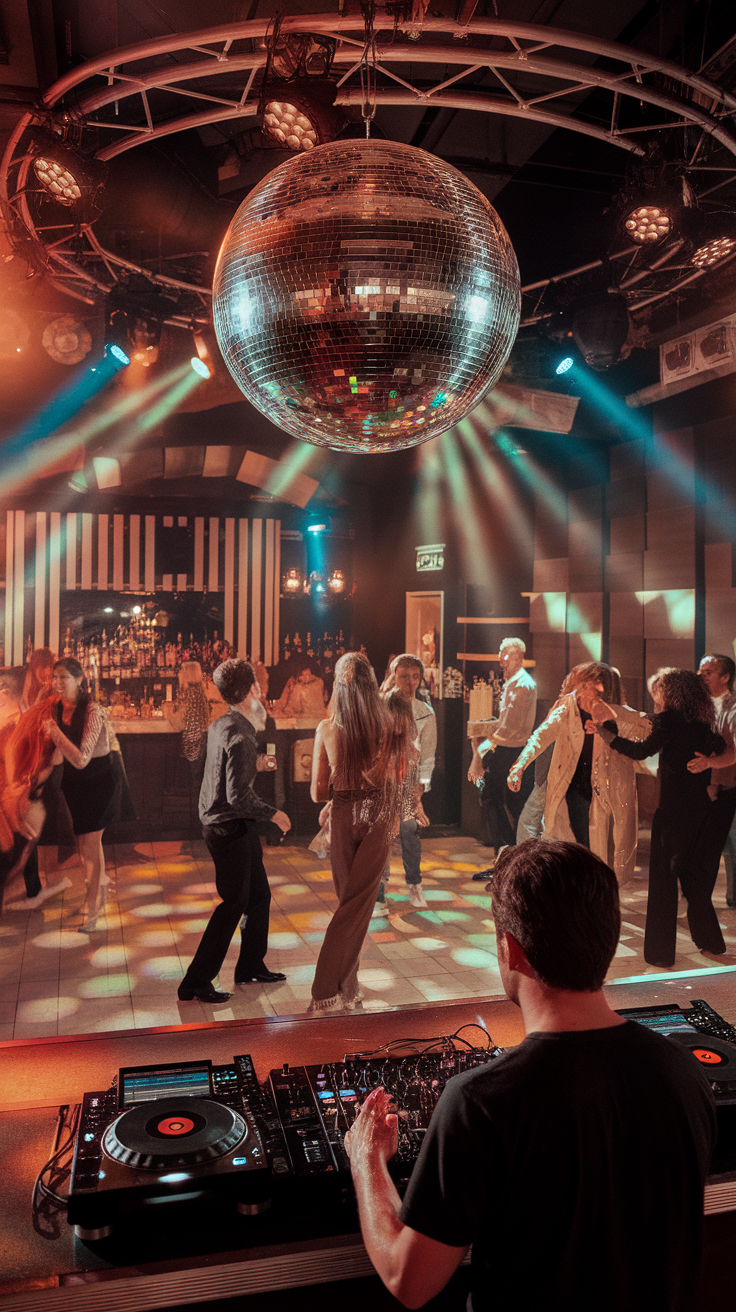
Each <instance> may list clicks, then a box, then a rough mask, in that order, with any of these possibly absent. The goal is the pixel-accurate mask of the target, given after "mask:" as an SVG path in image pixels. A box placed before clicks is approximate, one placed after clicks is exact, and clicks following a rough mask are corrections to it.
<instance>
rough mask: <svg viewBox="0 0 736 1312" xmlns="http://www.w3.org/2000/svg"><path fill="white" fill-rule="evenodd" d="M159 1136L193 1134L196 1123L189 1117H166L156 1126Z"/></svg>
mask: <svg viewBox="0 0 736 1312" xmlns="http://www.w3.org/2000/svg"><path fill="white" fill-rule="evenodd" d="M156 1129H157V1130H158V1132H159V1134H166V1135H177V1134H191V1132H192V1130H193V1129H194V1121H192V1120H190V1119H189V1117H188V1116H165V1117H164V1119H163V1120H162V1121H159V1123H158V1125H157V1126H156Z"/></svg>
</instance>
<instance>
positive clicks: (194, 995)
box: [178, 984, 230, 1002]
mask: <svg viewBox="0 0 736 1312" xmlns="http://www.w3.org/2000/svg"><path fill="white" fill-rule="evenodd" d="M178 996H179V1001H180V1002H194V1000H195V999H196V1001H197V1002H227V1000H228V998H229V997H230V994H229V993H220V992H218V990H217V989H215V988H213V987H212V985H211V984H207V985H205V986H204V987H203V988H201V989H186V988H180V989H179V991H178Z"/></svg>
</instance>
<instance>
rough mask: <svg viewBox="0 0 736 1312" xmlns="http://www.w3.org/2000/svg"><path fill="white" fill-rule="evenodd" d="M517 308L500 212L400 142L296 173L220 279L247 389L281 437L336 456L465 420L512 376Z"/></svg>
mask: <svg viewBox="0 0 736 1312" xmlns="http://www.w3.org/2000/svg"><path fill="white" fill-rule="evenodd" d="M519 312H520V289H519V270H518V266H517V262H516V256H515V254H514V251H513V247H512V246H511V242H510V241H509V238H508V234H507V233H506V230H505V228H504V227H503V224H502V223H501V221H500V219H499V217H498V215H497V214H496V212H495V210H494V209H493V207H492V206H491V205H490V204H489V203H488V201H486V199H485V198H484V197H483V196H482V195H481V193H480V192H479V191H478V190H477V189H476V188H475V187H474V186H473V185H472V183H470V182H469V181H468V180H467V179H466V178H465V177H463V175H462V174H461V173H459V172H458V171H457V170H456V169H453V168H451V167H450V166H449V165H447V164H445V163H444V162H443V161H442V160H439V159H437V158H435V156H433V155H428V154H426V153H425V152H424V151H420V150H416V149H415V148H413V147H411V146H405V145H402V144H401V143H399V142H390V141H370V140H369V141H342V142H333V143H332V144H331V145H327V146H321V147H319V148H318V149H317V150H315V151H312V152H311V153H310V154H309V155H298V156H294V158H293V159H290V160H288V161H287V162H286V163H284V164H282V165H281V166H280V167H279V168H278V169H275V170H274V171H273V173H270V174H269V175H268V176H267V177H266V178H264V180H263V181H262V182H261V183H260V184H259V186H258V187H256V188H255V189H254V191H253V192H252V193H251V194H250V196H248V198H247V199H246V200H245V201H244V203H243V205H241V207H240V209H239V210H238V212H237V214H236V215H235V218H234V219H233V222H232V224H231V225H230V229H229V231H228V233H227V236H226V238H225V241H224V243H223V246H222V249H221V251H220V256H219V259H218V263H217V269H216V273H215V283H214V309H213V313H214V323H215V329H216V332H217V337H218V341H219V344H220V348H221V350H222V354H223V357H224V359H225V360H226V362H227V365H228V368H229V369H230V372H231V373H232V375H233V378H234V379H235V381H236V383H237V384H238V386H239V387H240V389H241V390H242V391H243V392H244V393H245V395H246V396H247V397H248V399H249V400H250V401H251V402H252V404H253V405H255V406H256V407H257V408H258V409H259V410H261V411H262V412H263V413H264V414H265V415H266V416H267V417H268V418H269V419H270V420H272V422H273V423H275V424H276V425H277V426H278V427H279V428H282V429H284V430H285V431H286V432H288V433H291V434H292V435H293V436H295V437H298V438H301V439H302V440H304V441H308V442H312V443H315V444H316V445H318V446H329V447H332V448H335V449H338V450H346V451H357V452H377V451H391V450H398V449H400V448H402V447H407V446H415V445H417V444H418V443H420V442H426V441H427V440H428V439H429V438H432V437H436V436H437V435H438V434H439V433H442V432H444V431H445V430H446V429H447V428H450V427H451V426H452V425H453V424H455V423H457V422H458V421H459V420H460V419H462V418H463V416H464V415H465V414H467V413H468V411H469V410H470V409H472V407H473V406H475V405H476V404H477V403H478V401H480V399H481V398H482V397H483V395H484V394H485V393H486V392H487V391H488V390H489V388H491V387H492V386H493V385H494V383H495V382H496V381H497V379H498V378H499V376H500V373H501V370H502V369H503V366H504V364H505V363H506V360H507V358H508V355H509V353H510V351H511V347H512V345H513V342H514V338H515V336H516V332H517V329H518V325H519Z"/></svg>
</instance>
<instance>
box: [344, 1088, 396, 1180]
mask: <svg viewBox="0 0 736 1312" xmlns="http://www.w3.org/2000/svg"><path fill="white" fill-rule="evenodd" d="M392 1106H394V1103H393V1100H392V1098H391V1096H390V1094H388V1093H386V1090H385V1089H373V1091H372V1092H371V1093H369V1094H368V1097H367V1098H366V1100H365V1102H364V1103H363V1106H362V1107H361V1109H360V1111H359V1112H358V1115H357V1116H356V1118H355V1120H354V1121H353V1124H352V1126H351V1127H350V1129H349V1130H348V1132H347V1134H346V1135H345V1138H344V1140H343V1143H344V1145H345V1151H346V1153H347V1155H348V1157H349V1158H350V1165H351V1167H352V1168H353V1169H355V1168H356V1167H357V1166H360V1165H363V1164H365V1163H366V1161H370V1160H371V1159H374V1160H375V1158H379V1159H382V1160H383V1161H384V1162H388V1161H390V1160H391V1158H392V1157H393V1155H394V1153H395V1152H396V1149H397V1148H398V1146H399V1130H398V1124H399V1118H398V1116H397V1115H396V1113H395V1112H392V1111H389V1108H390V1107H392Z"/></svg>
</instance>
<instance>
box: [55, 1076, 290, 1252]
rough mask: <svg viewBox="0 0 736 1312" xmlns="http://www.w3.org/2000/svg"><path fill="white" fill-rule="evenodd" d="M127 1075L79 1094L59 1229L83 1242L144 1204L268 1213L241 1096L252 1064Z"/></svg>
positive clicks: (266, 1177) (260, 1156) (265, 1174)
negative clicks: (127, 1207) (162, 1201)
mask: <svg viewBox="0 0 736 1312" xmlns="http://www.w3.org/2000/svg"><path fill="white" fill-rule="evenodd" d="M239 1060H240V1062H241V1063H243V1073H242V1075H241V1076H240V1077H239V1075H238V1073H236V1070H235V1068H234V1067H231V1066H225V1067H213V1066H212V1064H211V1062H209V1061H199V1062H181V1063H180V1064H178V1065H169V1066H139V1067H128V1068H124V1069H123V1070H121V1071H120V1072H119V1074H118V1079H117V1089H116V1088H115V1087H114V1086H113V1088H112V1089H109V1090H107V1091H105V1092H98V1093H86V1094H85V1095H84V1100H83V1102H82V1109H81V1114H80V1119H79V1127H78V1130H77V1136H76V1143H75V1148H74V1158H73V1162H72V1174H71V1181H70V1186H69V1198H68V1207H67V1220H68V1221H69V1223H70V1225H73V1226H74V1229H75V1233H76V1234H77V1235H78V1236H79V1237H80V1238H82V1239H103V1238H105V1237H106V1236H107V1235H109V1234H110V1232H111V1230H112V1227H113V1224H114V1221H115V1218H116V1215H117V1212H118V1208H119V1206H120V1205H121V1203H122V1202H125V1203H126V1204H130V1203H135V1202H139V1201H141V1200H143V1199H150V1198H152V1197H157V1198H161V1197H167V1196H171V1197H173V1196H175V1195H182V1194H191V1193H193V1192H199V1191H201V1192H205V1193H208V1194H219V1195H221V1196H225V1197H227V1198H230V1199H232V1200H233V1202H234V1203H235V1205H236V1206H237V1208H238V1211H239V1212H241V1213H243V1214H244V1215H252V1214H256V1213H258V1212H261V1211H264V1210H265V1209H266V1208H267V1207H268V1205H269V1198H270V1170H269V1164H268V1160H267V1157H266V1153H265V1149H264V1146H263V1142H262V1139H261V1135H260V1132H259V1129H258V1126H257V1124H256V1121H255V1118H254V1116H253V1113H252V1111H251V1108H250V1103H249V1100H248V1097H247V1094H246V1093H245V1092H244V1090H245V1086H246V1085H247V1083H248V1078H249V1077H250V1078H251V1079H252V1081H253V1083H254V1084H255V1074H254V1072H253V1068H252V1065H249V1063H250V1058H240V1059H239Z"/></svg>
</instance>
